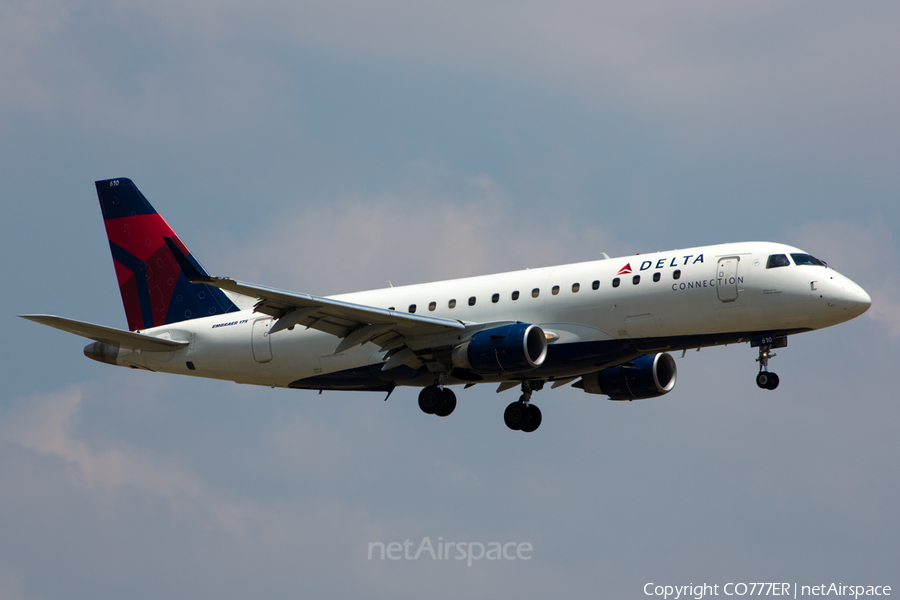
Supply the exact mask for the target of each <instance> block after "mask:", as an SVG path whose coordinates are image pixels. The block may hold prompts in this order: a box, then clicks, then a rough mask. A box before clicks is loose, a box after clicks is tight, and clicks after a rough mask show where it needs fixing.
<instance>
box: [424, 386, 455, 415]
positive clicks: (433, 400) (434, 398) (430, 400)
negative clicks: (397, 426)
mask: <svg viewBox="0 0 900 600" xmlns="http://www.w3.org/2000/svg"><path fill="white" fill-rule="evenodd" d="M443 404H444V395H443V394H442V393H441V389H440V388H439V387H438V386H436V385H429V386H428V387H426V388H423V389H422V391H421V392H419V408H421V409H422V412H423V413H425V414H427V415H433V414H435V413H436V412H437V411H438V409H440V408H442V405H443ZM448 414H449V413H448Z"/></svg>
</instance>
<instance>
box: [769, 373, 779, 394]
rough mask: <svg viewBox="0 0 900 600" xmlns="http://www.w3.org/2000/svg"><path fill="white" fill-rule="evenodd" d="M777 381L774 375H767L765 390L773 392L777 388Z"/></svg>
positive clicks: (776, 376)
mask: <svg viewBox="0 0 900 600" xmlns="http://www.w3.org/2000/svg"><path fill="white" fill-rule="evenodd" d="M778 383H779V379H778V375H776V374H775V373H769V383H768V384H766V389H767V390H774V389H775V388H777V387H778Z"/></svg>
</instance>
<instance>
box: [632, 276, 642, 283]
mask: <svg viewBox="0 0 900 600" xmlns="http://www.w3.org/2000/svg"><path fill="white" fill-rule="evenodd" d="M640 282H641V276H640V275H635V276H634V277H632V278H631V283H633V284H634V285H637V284H639V283H640Z"/></svg>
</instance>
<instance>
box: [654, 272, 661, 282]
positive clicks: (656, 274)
mask: <svg viewBox="0 0 900 600" xmlns="http://www.w3.org/2000/svg"><path fill="white" fill-rule="evenodd" d="M659 278H660V273H659V271H657V272H656V273H654V274H653V281H659Z"/></svg>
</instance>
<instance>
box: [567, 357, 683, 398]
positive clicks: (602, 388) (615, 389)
mask: <svg viewBox="0 0 900 600" xmlns="http://www.w3.org/2000/svg"><path fill="white" fill-rule="evenodd" d="M676 375H677V369H676V368H675V359H674V358H672V357H671V356H670V355H669V354H666V353H665V352H660V353H659V354H645V355H644V356H641V357H640V358H636V359H634V360H632V361H631V362H627V363H625V364H624V365H619V366H617V367H611V368H609V369H604V370H602V371H599V372H597V373H591V374H590V375H585V376H584V378H583V380H582V381H583V387H584V391H586V392H587V393H589V394H606V395H607V396H609V399H610V400H641V399H643V398H656V397H657V396H662V395H663V394H667V393H669V392H671V391H672V388H674V387H675V378H676Z"/></svg>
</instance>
